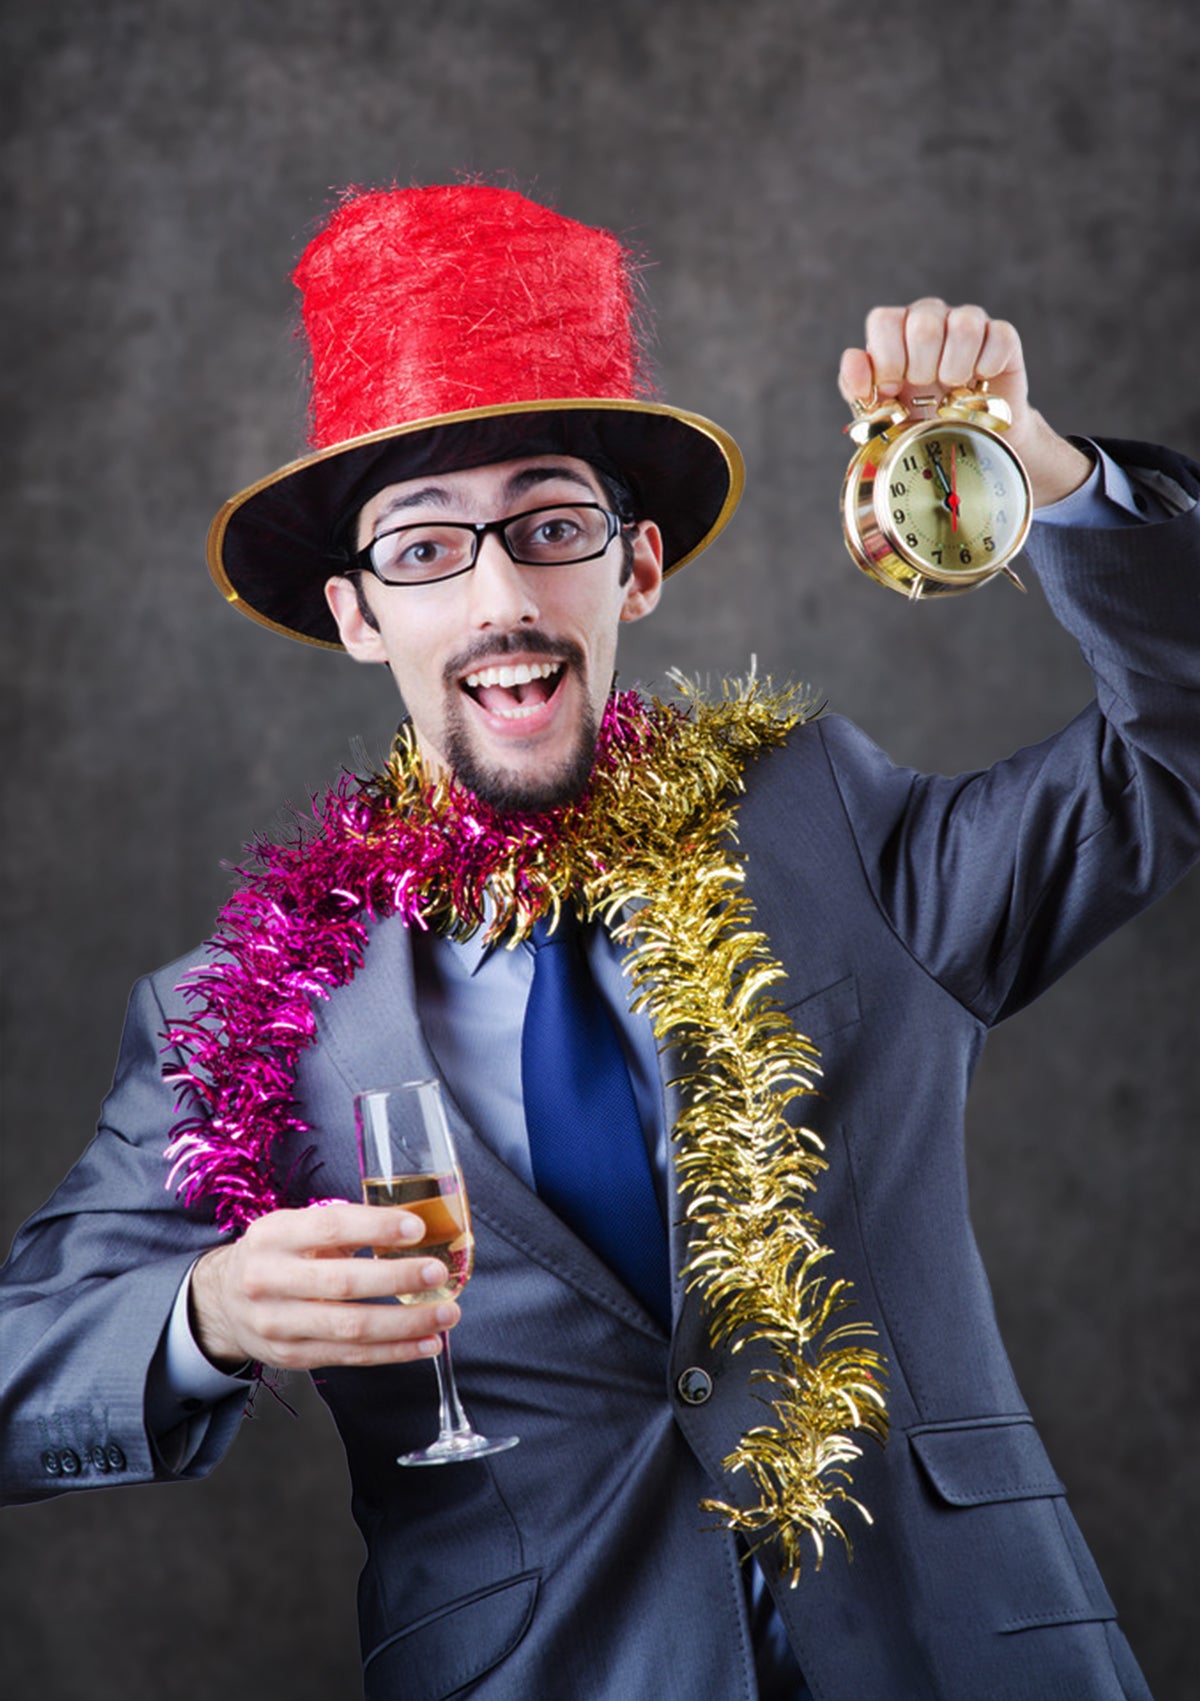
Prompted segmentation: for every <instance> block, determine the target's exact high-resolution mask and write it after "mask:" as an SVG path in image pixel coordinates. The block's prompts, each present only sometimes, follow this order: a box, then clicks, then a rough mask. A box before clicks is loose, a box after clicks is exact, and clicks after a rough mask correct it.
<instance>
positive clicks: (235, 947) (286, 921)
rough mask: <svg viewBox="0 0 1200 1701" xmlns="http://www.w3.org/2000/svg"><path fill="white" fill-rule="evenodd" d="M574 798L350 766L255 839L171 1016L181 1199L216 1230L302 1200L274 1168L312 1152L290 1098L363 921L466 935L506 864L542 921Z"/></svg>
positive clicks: (362, 941) (627, 712)
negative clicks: (508, 797) (300, 819)
mask: <svg viewBox="0 0 1200 1701" xmlns="http://www.w3.org/2000/svg"><path fill="white" fill-rule="evenodd" d="M664 713H665V714H666V715H667V716H668V717H670V716H671V715H673V714H674V713H675V711H670V710H668V711H664V710H663V708H662V706H661V705H653V706H652V707H651V706H649V705H647V704H645V703H643V702H642V700H641V699H640V698H639V697H638V696H637V695H636V693H634V692H622V693H619V694H618V693H615V694H614V695H613V696H612V697H611V698H610V700H609V702H608V705H607V707H606V709H605V713H604V718H603V721H602V723H601V728H600V737H599V740H598V743H597V750H596V762H595V765H594V767H593V781H592V785H593V786H594V784H595V780H596V778H597V777H599V776H600V775H602V774H604V773H605V772H607V771H609V770H610V769H611V768H612V767H613V766H614V765H615V764H616V762H617V761H618V760H619V759H620V758H621V757H622V756H623V755H629V754H633V753H638V754H642V755H644V754H645V753H646V752H647V751H648V750H649V748H650V746H651V744H652V743H653V741H654V740H655V738H656V737H658V736H661V734H662V731H663V727H664V721H663V718H662V717H663V715H664ZM590 792H591V787H589V791H588V792H586V793H585V794H584V795H583V797H581V798H580V799H579V800H578V801H577V802H575V803H572V804H567V805H564V806H563V807H562V808H560V809H557V810H553V811H550V812H547V813H545V814H541V815H505V816H500V815H498V814H496V813H495V812H494V811H493V810H491V809H489V808H488V807H487V806H486V805H484V804H482V803H480V801H479V800H478V799H477V798H475V797H474V796H472V795H471V794H470V793H469V792H466V791H463V790H462V789H461V788H459V787H456V786H453V785H452V786H450V787H449V789H448V790H443V791H442V792H441V793H439V792H438V790H437V788H435V787H433V786H432V785H430V786H427V787H426V788H425V789H424V791H423V795H422V797H421V799H420V803H421V807H419V808H416V809H414V810H413V811H412V812H411V813H404V812H402V811H401V810H400V809H398V808H397V807H396V801H395V798H394V796H393V795H391V793H390V792H389V790H388V788H387V786H386V784H384V783H382V782H381V781H380V779H379V778H378V777H376V778H375V779H374V780H368V781H358V780H355V779H353V778H350V777H347V778H346V779H344V780H343V781H342V782H341V784H340V785H338V786H337V787H335V788H334V789H333V790H331V791H329V792H328V793H326V795H325V797H324V798H323V799H321V800H319V801H318V802H316V803H315V804H314V807H313V813H314V815H315V817H316V822H317V826H316V829H315V830H312V829H309V830H308V831H307V832H305V833H302V834H301V835H300V836H298V837H297V838H296V839H294V840H292V841H290V842H286V843H282V844H277V843H272V842H269V841H265V840H264V841H260V842H259V843H257V844H256V845H255V846H254V847H253V861H252V863H251V864H249V865H248V866H247V867H246V868H244V869H242V870H240V872H241V873H242V874H243V875H244V876H245V884H244V885H242V886H241V887H239V889H238V890H237V891H236V892H235V893H234V894H233V896H232V897H231V898H230V899H229V901H228V903H227V904H226V905H225V907H224V909H223V910H222V912H221V915H220V917H219V919H218V924H217V931H216V933H215V935H214V937H213V939H212V940H211V941H210V942H209V945H208V950H209V952H210V955H211V957H212V961H211V962H209V963H207V964H205V965H204V966H203V967H201V968H198V969H194V970H193V971H192V972H191V973H190V974H189V976H188V977H187V979H186V980H185V981H184V982H183V983H182V985H181V986H180V987H179V988H178V990H179V991H181V992H182V993H183V995H184V997H185V998H186V999H187V1001H188V1003H189V1005H190V1006H191V1010H192V1013H191V1014H190V1015H189V1016H187V1017H185V1018H183V1019H181V1020H179V1021H176V1022H175V1023H173V1024H172V1026H171V1027H170V1029H169V1030H168V1032H167V1035H166V1041H167V1045H168V1046H171V1047H174V1048H176V1049H177V1050H178V1052H179V1053H180V1054H181V1061H180V1063H179V1064H178V1065H167V1066H165V1068H164V1071H163V1073H164V1077H165V1079H166V1080H167V1081H168V1082H170V1083H171V1084H173V1085H174V1086H175V1087H176V1088H177V1089H178V1090H179V1093H180V1097H181V1101H182V1102H183V1103H184V1104H185V1105H186V1106H188V1107H189V1110H190V1112H191V1113H190V1114H188V1115H186V1116H185V1117H184V1118H183V1119H182V1120H181V1121H180V1122H178V1123H177V1124H176V1126H175V1128H174V1129H173V1131H172V1137H171V1142H170V1145H169V1146H168V1148H167V1159H168V1161H169V1162H170V1164H171V1170H170V1175H169V1177H168V1181H167V1186H168V1187H171V1186H176V1185H177V1188H178V1194H179V1198H180V1199H181V1201H182V1202H183V1203H184V1204H185V1205H193V1204H196V1203H197V1202H198V1201H200V1200H201V1199H204V1198H211V1199H213V1200H214V1201H215V1209H216V1220H217V1222H218V1224H219V1226H220V1227H221V1228H222V1229H226V1230H238V1229H242V1228H244V1227H245V1226H246V1224H247V1223H249V1222H251V1221H252V1220H253V1219H254V1218H255V1217H258V1216H261V1215H264V1214H265V1213H266V1212H268V1211H273V1210H277V1209H280V1208H282V1207H285V1206H294V1205H296V1204H298V1203H305V1202H307V1201H308V1198H309V1195H308V1194H307V1193H306V1192H305V1190H304V1187H303V1183H302V1180H301V1178H300V1176H299V1173H298V1172H299V1169H300V1167H301V1165H302V1163H303V1157H302V1156H300V1157H298V1158H295V1159H294V1160H293V1166H292V1170H291V1172H290V1173H288V1174H280V1173H278V1169H279V1165H278V1151H279V1145H280V1143H281V1142H282V1141H283V1140H284V1139H285V1138H286V1139H287V1141H288V1143H289V1145H291V1146H292V1147H293V1149H294V1150H295V1151H297V1152H300V1153H302V1152H303V1147H302V1142H303V1140H304V1138H305V1136H306V1135H307V1134H308V1132H309V1130H308V1127H307V1125H306V1124H305V1122H304V1121H303V1119H302V1118H301V1116H300V1115H299V1114H298V1111H297V1108H296V1104H295V1101H294V1099H293V1088H294V1083H295V1073H296V1062H297V1059H298V1057H299V1055H300V1052H301V1051H302V1050H303V1049H304V1047H305V1046H307V1045H310V1044H311V1043H312V1041H313V1039H314V1037H315V1034H316V1020H315V1017H314V1014H313V1001H314V1000H315V999H317V998H328V997H329V995H330V993H331V992H333V991H334V990H335V989H336V988H337V987H339V986H344V985H345V984H346V983H347V982H348V981H350V980H351V979H352V978H353V977H354V975H355V973H356V972H357V970H358V969H359V968H360V967H361V965H362V962H363V956H364V953H365V950H366V947H367V942H368V925H369V924H370V923H371V922H373V921H377V920H380V919H383V918H385V917H387V916H392V915H396V916H400V917H401V918H402V919H403V920H404V922H405V923H406V924H407V925H412V924H415V925H417V926H419V927H428V926H430V925H434V926H441V927H445V928H446V929H447V930H450V929H453V930H454V931H455V932H457V933H460V934H461V933H465V932H471V931H473V930H474V929H475V928H476V927H478V926H479V925H480V923H481V922H482V919H483V909H484V896H485V893H486V890H487V887H488V884H489V882H490V881H491V880H492V878H493V875H494V874H495V873H496V871H497V870H499V869H501V868H503V869H504V870H505V874H506V878H507V879H508V880H509V881H510V883H511V890H512V896H513V899H514V904H515V911H516V913H517V914H518V915H519V916H521V917H523V918H525V919H532V918H533V917H535V916H536V915H537V914H539V913H541V912H542V911H543V910H545V909H546V908H547V906H548V904H549V903H551V902H553V901H555V900H554V896H553V891H552V886H551V879H550V876H551V874H552V867H551V864H552V861H553V852H554V849H555V846H556V845H557V844H558V843H559V842H560V840H561V838H562V836H563V835H564V833H565V832H566V831H568V830H569V829H570V828H571V827H572V826H574V825H577V824H578V823H579V821H580V820H581V819H582V818H583V816H584V815H585V813H586V810H587V807H588V802H589V797H590Z"/></svg>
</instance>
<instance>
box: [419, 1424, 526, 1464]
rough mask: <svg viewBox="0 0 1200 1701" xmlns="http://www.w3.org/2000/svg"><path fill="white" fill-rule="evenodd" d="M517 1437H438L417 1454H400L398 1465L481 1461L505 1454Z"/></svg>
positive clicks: (470, 1433) (471, 1434) (513, 1444)
mask: <svg viewBox="0 0 1200 1701" xmlns="http://www.w3.org/2000/svg"><path fill="white" fill-rule="evenodd" d="M520 1439H521V1437H520V1436H519V1435H504V1436H501V1437H500V1438H499V1440H497V1441H490V1440H489V1439H488V1437H487V1436H486V1435H476V1434H475V1433H474V1431H473V1430H472V1431H469V1432H468V1433H467V1434H466V1435H439V1436H438V1438H437V1440H436V1441H435V1442H433V1443H432V1444H431V1445H430V1446H428V1447H422V1448H421V1450H420V1451H419V1452H417V1453H401V1455H400V1457H399V1458H398V1459H397V1460H396V1463H397V1464H398V1465H455V1464H457V1463H458V1461H459V1460H460V1459H482V1458H483V1457H484V1456H485V1455H486V1454H488V1453H505V1452H507V1451H508V1449H509V1448H510V1447H515V1446H516V1445H517V1442H518V1441H519V1440H520Z"/></svg>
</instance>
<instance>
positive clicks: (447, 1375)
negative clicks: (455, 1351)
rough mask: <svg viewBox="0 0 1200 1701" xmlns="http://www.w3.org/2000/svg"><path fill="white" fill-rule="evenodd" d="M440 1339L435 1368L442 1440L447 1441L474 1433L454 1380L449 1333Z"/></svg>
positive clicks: (442, 1334)
mask: <svg viewBox="0 0 1200 1701" xmlns="http://www.w3.org/2000/svg"><path fill="white" fill-rule="evenodd" d="M440 1339H441V1343H442V1350H441V1352H440V1353H438V1354H437V1355H436V1356H435V1358H434V1361H433V1368H434V1369H435V1370H436V1371H437V1380H438V1400H439V1402H440V1405H441V1415H440V1418H439V1422H440V1423H441V1439H445V1438H446V1437H447V1436H451V1435H455V1436H463V1435H472V1434H473V1433H474V1431H473V1430H472V1428H471V1426H470V1424H469V1423H468V1422H467V1414H466V1413H465V1412H464V1411H463V1409H462V1402H461V1401H460V1399H459V1397H458V1384H457V1383H456V1382H455V1380H454V1365H453V1363H452V1362H451V1358H450V1336H449V1333H448V1332H445V1331H443V1332H442V1333H441V1335H440Z"/></svg>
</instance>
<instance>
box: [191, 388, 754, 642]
mask: <svg viewBox="0 0 1200 1701" xmlns="http://www.w3.org/2000/svg"><path fill="white" fill-rule="evenodd" d="M522 419H524V420H525V421H527V422H528V424H527V428H526V429H517V425H518V422H519V421H521V420H522ZM529 454H534V455H536V454H564V455H571V456H574V457H576V458H578V459H581V460H586V461H590V462H592V463H593V464H594V465H597V466H599V467H601V468H602V469H604V468H611V469H613V470H615V471H617V472H619V473H620V474H621V475H622V476H623V477H624V478H625V479H626V480H627V481H628V482H629V483H630V484H631V485H632V487H633V489H634V493H635V497H636V500H637V503H638V511H639V513H640V514H641V515H642V516H643V517H645V518H647V519H652V520H654V521H656V522H657V524H658V525H659V527H660V528H661V530H662V533H663V541H664V561H665V567H666V571H667V572H668V573H674V572H677V571H678V569H679V568H680V567H683V566H686V564H687V563H688V562H689V561H692V560H694V559H695V557H696V556H697V555H699V554H700V552H701V551H702V550H703V549H706V548H707V547H708V545H709V544H710V543H711V542H712V541H713V539H714V538H715V537H716V536H717V534H718V533H719V532H721V531H722V530H724V528H725V526H726V525H727V524H728V523H729V520H730V518H731V517H732V515H733V511H734V509H735V508H736V507H737V505H738V502H739V500H740V498H741V494H742V489H743V486H744V483H745V466H744V462H743V460H742V454H741V451H740V450H739V448H738V446H737V444H736V443H735V442H734V440H733V438H732V437H731V436H730V435H729V433H728V432H727V431H724V430H722V428H721V427H720V426H719V425H715V424H713V422H712V421H711V420H708V419H704V418H703V417H702V416H701V415H700V414H694V413H686V412H684V411H683V410H682V409H680V408H672V407H668V406H667V405H666V404H665V403H657V402H637V401H621V400H596V399H594V398H578V397H575V398H570V397H569V398H565V399H562V398H559V399H551V400H539V401H522V402H511V403H505V404H502V405H499V406H493V407H482V408H469V409H465V410H463V411H461V412H457V413H446V414H438V415H435V416H433V417H430V418H425V419H420V420H414V421H412V422H410V423H408V424H405V425H397V426H389V427H387V428H385V429H384V430H382V431H372V432H369V433H367V434H366V435H364V436H361V437H354V438H351V439H349V440H348V441H346V442H343V443H334V444H331V445H330V446H329V447H327V448H324V449H317V450H314V451H313V453H312V454H309V455H304V456H302V457H301V458H300V459H298V460H295V461H289V462H288V464H287V465H286V466H283V467H280V468H278V470H277V471H275V472H273V473H271V474H270V475H269V476H268V477H266V478H262V479H259V480H258V481H257V482H256V483H255V484H251V485H248V486H247V487H246V489H245V490H242V491H239V492H238V494H237V495H236V496H232V497H230V499H229V501H228V502H226V503H225V504H224V505H223V506H222V507H221V509H220V510H219V512H218V513H217V515H216V517H215V518H214V520H213V522H212V525H211V526H210V527H209V532H208V547H207V554H208V565H209V571H210V572H211V573H212V576H213V578H214V580H215V581H216V584H217V587H218V589H219V590H220V591H221V593H222V595H223V596H224V597H225V598H226V599H227V601H229V602H230V603H231V604H232V605H233V607H234V608H236V609H238V610H239V611H240V612H241V613H242V614H245V615H247V616H248V617H249V618H250V619H251V620H256V621H257V622H258V623H259V624H260V625H261V626H266V627H268V628H269V629H270V630H271V631H272V632H280V633H282V634H283V635H284V636H285V637H289V638H296V639H298V640H299V641H300V642H301V643H305V644H315V645H318V646H319V647H321V648H323V649H330V650H340V649H341V647H342V646H341V644H340V643H339V642H338V638H337V629H336V627H335V625H334V622H333V618H332V616H331V615H330V613H329V609H328V607H327V605H326V602H325V591H324V587H325V583H326V581H327V580H328V579H329V578H331V577H333V576H334V575H336V574H337V573H339V572H342V571H344V570H345V567H346V565H347V561H348V556H347V553H346V550H345V547H344V545H343V544H342V542H341V540H340V534H341V533H342V532H344V530H345V527H346V525H347V523H348V522H349V520H350V519H351V518H352V517H353V515H354V514H356V513H357V511H358V509H359V508H361V507H362V505H363V503H364V502H366V501H368V500H369V499H370V497H371V496H372V495H374V493H375V492H376V491H377V490H379V489H380V488H382V486H383V485H385V484H394V483H399V482H401V481H402V480H404V479H407V478H417V477H424V476H427V475H429V474H436V473H439V472H442V473H444V472H450V471H455V470H460V469H463V468H466V467H472V466H483V465H487V464H490V463H491V462H493V461H499V460H513V459H516V458H518V457H523V456H525V455H529Z"/></svg>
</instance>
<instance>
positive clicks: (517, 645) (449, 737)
mask: <svg viewBox="0 0 1200 1701" xmlns="http://www.w3.org/2000/svg"><path fill="white" fill-rule="evenodd" d="M518 652H522V653H525V654H528V653H530V652H532V653H534V654H536V655H544V656H546V657H547V658H548V659H551V660H554V661H560V662H562V663H563V666H564V668H566V669H567V670H572V669H574V670H576V671H577V672H579V673H580V675H582V669H583V664H584V658H583V654H582V652H581V650H580V649H579V647H578V645H577V644H573V643H571V642H570V641H569V640H566V641H563V640H559V641H557V642H556V641H555V640H554V639H552V638H550V637H549V636H548V635H547V634H546V633H544V632H538V631H530V632H520V633H513V634H509V635H506V636H505V637H503V638H499V639H497V638H489V639H487V640H480V641H479V642H478V643H477V644H475V645H474V646H472V648H471V649H469V650H467V651H464V652H463V654H462V655H459V656H456V657H455V658H454V660H453V661H451V662H450V663H448V664H447V667H446V670H445V680H446V687H447V691H448V692H450V693H453V695H451V696H450V700H449V706H448V709H447V713H446V727H445V735H444V736H445V742H446V759H447V761H448V763H449V766H450V771H451V772H452V773H453V775H454V777H455V779H456V780H457V781H458V783H459V785H462V786H465V787H466V789H467V790H468V791H470V792H473V793H474V795H475V796H476V797H477V798H479V799H480V801H481V802H482V803H486V804H487V805H488V806H489V807H490V808H492V809H494V810H495V811H496V812H497V814H499V815H542V814H545V812H546V811H547V810H549V809H558V808H560V807H561V806H562V805H563V804H564V803H572V802H574V800H575V799H576V798H577V797H578V796H579V795H580V793H581V792H582V791H583V790H584V788H585V787H586V785H587V783H588V780H589V779H590V778H591V773H592V763H593V761H594V760H595V755H596V740H597V737H598V736H599V728H598V725H597V721H596V715H595V712H594V710H593V708H592V705H591V702H590V700H589V698H588V696H587V692H586V691H584V692H583V704H584V706H583V712H582V714H581V716H580V719H579V725H578V727H577V729H576V738H575V747H574V749H573V750H572V751H571V753H570V755H569V756H568V757H567V758H566V760H565V761H563V762H562V763H560V764H559V766H558V767H557V768H555V769H553V770H551V771H550V772H546V771H544V770H542V771H539V772H537V773H530V774H525V773H523V772H521V770H520V769H516V768H504V767H498V766H495V765H485V761H484V758H483V757H482V756H481V755H480V754H479V752H478V751H477V750H476V749H475V748H474V746H473V744H472V741H471V738H470V735H469V732H468V729H467V724H466V719H465V717H464V715H463V714H462V713H460V712H459V707H460V704H459V699H458V696H457V692H458V691H459V686H458V684H457V681H458V679H460V678H461V677H462V675H463V673H464V672H465V671H466V670H467V669H468V668H469V667H470V666H471V665H472V663H474V662H476V661H482V660H485V659H487V660H491V659H493V658H495V657H496V656H498V655H504V654H516V653H518Z"/></svg>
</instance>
